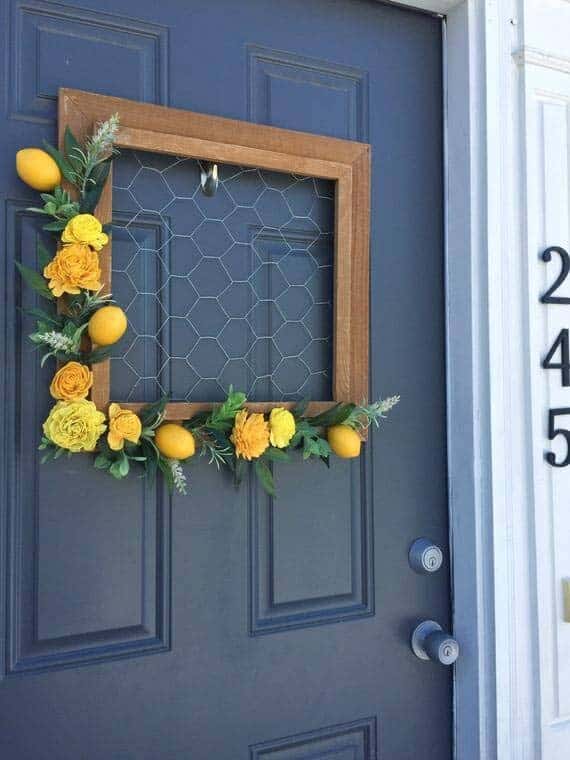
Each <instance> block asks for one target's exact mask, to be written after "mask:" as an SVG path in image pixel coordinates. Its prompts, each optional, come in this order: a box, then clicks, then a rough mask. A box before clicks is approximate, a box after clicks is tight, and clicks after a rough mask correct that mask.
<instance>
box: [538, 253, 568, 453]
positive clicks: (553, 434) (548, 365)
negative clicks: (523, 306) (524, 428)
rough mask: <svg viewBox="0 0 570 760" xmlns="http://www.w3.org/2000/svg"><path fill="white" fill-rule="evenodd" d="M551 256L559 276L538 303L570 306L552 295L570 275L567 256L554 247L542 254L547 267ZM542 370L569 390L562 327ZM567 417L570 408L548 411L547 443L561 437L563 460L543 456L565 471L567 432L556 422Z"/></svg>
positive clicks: (564, 337)
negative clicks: (554, 373)
mask: <svg viewBox="0 0 570 760" xmlns="http://www.w3.org/2000/svg"><path fill="white" fill-rule="evenodd" d="M553 253H556V254H557V255H558V256H559V257H560V264H561V268H560V273H559V275H558V277H557V278H556V280H555V281H554V282H553V283H552V285H551V286H550V287H549V288H548V290H547V291H546V293H544V295H542V296H541V298H540V302H541V303H545V304H570V298H567V297H566V296H556V295H554V293H556V291H557V290H558V288H559V287H560V286H561V285H562V283H563V282H564V280H565V279H566V278H567V277H568V274H569V273H570V256H569V255H568V252H567V251H565V250H564V248H560V246H557V245H553V246H551V247H550V248H547V249H546V250H545V251H543V253H542V260H543V261H544V262H545V263H548V262H549V261H551V259H552V254H553ZM557 351H560V361H556V360H555V359H554V356H555V354H556V353H557ZM542 367H543V368H544V369H558V370H560V382H561V384H562V386H563V387H564V388H568V387H569V386H570V337H569V330H568V328H567V327H564V328H563V329H562V330H560V332H559V333H558V335H557V337H556V340H555V341H554V343H553V344H552V346H551V347H550V349H549V350H548V353H547V354H546V356H545V357H544V359H543V361H542ZM568 414H570V407H561V408H559V409H550V410H549V411H548V440H549V441H553V440H554V439H555V438H557V437H558V436H560V435H561V436H563V437H564V440H565V441H566V456H565V457H564V459H562V460H561V461H560V462H557V461H556V454H555V453H554V452H553V451H548V452H546V461H547V462H548V464H549V465H551V466H552V467H566V466H567V465H569V464H570V430H567V429H566V428H563V427H557V426H556V418H557V417H561V416H563V415H568Z"/></svg>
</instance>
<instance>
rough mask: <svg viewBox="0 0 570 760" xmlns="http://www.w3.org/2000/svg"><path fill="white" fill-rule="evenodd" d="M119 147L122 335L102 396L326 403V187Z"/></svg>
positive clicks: (329, 237)
mask: <svg viewBox="0 0 570 760" xmlns="http://www.w3.org/2000/svg"><path fill="white" fill-rule="evenodd" d="M219 176H220V184H219V187H218V190H217V192H216V194H215V195H214V196H213V197H207V196H206V195H204V193H203V192H202V190H201V187H200V164H199V162H198V161H196V160H194V159H179V158H175V157H172V156H165V155H162V154H154V153H145V152H140V151H130V150H123V151H121V154H120V156H119V157H118V158H117V159H116V162H115V165H114V175H113V275H112V277H113V282H112V285H113V288H112V289H113V295H114V297H115V299H116V300H117V302H118V303H120V304H121V305H122V306H123V307H124V308H125V309H126V312H127V315H128V319H129V329H128V332H127V334H126V336H125V337H124V338H123V340H122V341H121V342H120V343H119V344H118V345H117V348H116V351H115V354H114V356H113V358H112V360H111V398H112V399H114V400H117V401H152V400H154V399H157V398H158V397H160V396H161V395H163V394H165V393H166V394H168V395H169V396H170V397H171V398H172V399H173V400H189V401H192V400H195V401H218V400H220V399H222V398H223V397H224V396H225V394H226V392H227V389H228V387H229V385H230V384H233V386H234V387H236V388H239V389H243V390H244V391H245V392H246V393H247V395H248V398H250V399H251V400H260V401H264V400H265V401H278V400H295V399H299V398H302V397H308V398H313V399H329V398H331V397H332V388H331V368H332V342H331V334H332V293H333V271H332V265H333V248H334V241H333V229H334V184H333V183H332V182H328V181H325V180H319V179H313V178H307V177H299V176H295V175H293V174H284V173H278V172H268V171H264V170H257V169H246V168H243V167H238V166H229V165H221V164H220V165H219Z"/></svg>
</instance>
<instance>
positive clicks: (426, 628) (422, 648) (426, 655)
mask: <svg viewBox="0 0 570 760" xmlns="http://www.w3.org/2000/svg"><path fill="white" fill-rule="evenodd" d="M410 643H411V646H412V651H413V653H414V654H415V655H416V657H418V658H419V659H420V660H433V662H439V663H440V664H441V665H453V663H454V662H455V660H456V659H457V658H458V657H459V644H458V643H457V641H455V639H454V638H453V636H450V635H449V634H448V633H445V632H444V631H443V629H442V627H441V626H440V625H439V623H436V622H435V620H424V621H423V623H420V624H419V625H418V626H416V628H415V629H414V631H413V633H412V638H411V642H410Z"/></svg>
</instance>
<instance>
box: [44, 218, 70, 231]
mask: <svg viewBox="0 0 570 760" xmlns="http://www.w3.org/2000/svg"><path fill="white" fill-rule="evenodd" d="M66 226H67V222H66V221H65V220H62V221H57V222H48V223H47V224H44V226H43V227H42V230H46V232H61V230H64V229H65V227H66Z"/></svg>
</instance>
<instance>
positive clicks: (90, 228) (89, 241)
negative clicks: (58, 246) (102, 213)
mask: <svg viewBox="0 0 570 760" xmlns="http://www.w3.org/2000/svg"><path fill="white" fill-rule="evenodd" d="M61 242H62V243H83V244H84V245H90V246H91V248H95V250H96V251H100V250H101V248H103V246H104V245H107V243H108V242H109V237H108V235H106V234H105V233H104V232H103V225H102V224H101V222H100V221H99V220H98V219H97V218H96V217H94V216H93V215H92V214H77V216H74V217H73V219H70V220H69V222H68V223H67V226H66V228H65V229H64V231H63V234H62V236H61Z"/></svg>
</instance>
